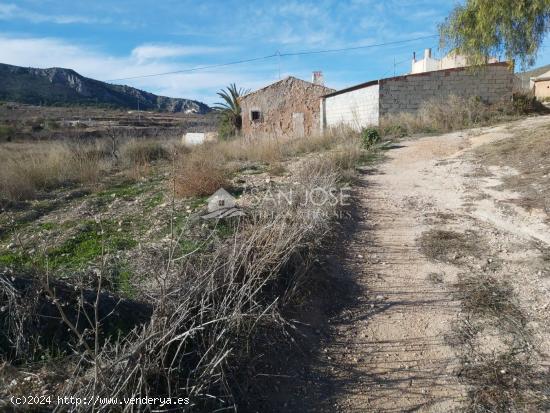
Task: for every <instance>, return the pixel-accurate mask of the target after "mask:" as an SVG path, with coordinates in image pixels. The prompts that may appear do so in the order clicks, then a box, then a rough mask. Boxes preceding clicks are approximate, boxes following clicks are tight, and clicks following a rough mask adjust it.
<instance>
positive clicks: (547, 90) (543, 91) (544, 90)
mask: <svg viewBox="0 0 550 413" xmlns="http://www.w3.org/2000/svg"><path fill="white" fill-rule="evenodd" d="M535 96H536V97H537V99H544V98H547V97H550V80H537V81H536V82H535Z"/></svg>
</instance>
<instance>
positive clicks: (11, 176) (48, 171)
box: [0, 142, 109, 200]
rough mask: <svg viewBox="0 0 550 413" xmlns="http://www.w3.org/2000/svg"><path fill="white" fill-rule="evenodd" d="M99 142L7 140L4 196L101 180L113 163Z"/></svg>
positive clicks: (1, 161)
mask: <svg viewBox="0 0 550 413" xmlns="http://www.w3.org/2000/svg"><path fill="white" fill-rule="evenodd" d="M105 156H106V152H105V150H104V148H103V147H101V146H99V145H84V144H81V145H68V144H63V143H52V142H40V143H20V144H19V143H18V144H15V143H14V144H3V145H2V151H1V152H0V198H7V199H10V200H21V199H29V198H33V197H35V196H36V193H37V192H38V191H43V190H50V189H54V188H56V187H59V186H63V185H67V184H74V183H85V184H94V183H97V181H98V179H99V177H100V176H101V174H102V172H103V171H105V170H106V169H107V168H108V166H109V161H108V160H107V159H106V157H105Z"/></svg>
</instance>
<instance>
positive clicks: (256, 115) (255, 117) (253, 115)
mask: <svg viewBox="0 0 550 413" xmlns="http://www.w3.org/2000/svg"><path fill="white" fill-rule="evenodd" d="M261 117H262V113H261V112H260V111H259V110H251V111H250V119H251V120H252V122H259V121H260V119H261Z"/></svg>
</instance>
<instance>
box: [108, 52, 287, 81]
mask: <svg viewBox="0 0 550 413" xmlns="http://www.w3.org/2000/svg"><path fill="white" fill-rule="evenodd" d="M275 56H278V55H277V54H272V55H269V56H263V57H255V58H252V59H245V60H237V61H234V62H228V63H219V64H215V65H209V66H198V67H194V68H192V69H182V70H174V71H173V72H164V73H153V74H149V75H140V76H131V77H121V78H118V79H109V80H106V82H116V81H119V80H131V79H141V78H144V77H154V76H166V75H175V74H177V73H188V72H195V71H198V70H206V69H212V68H215V67H222V66H231V65H238V64H241V63H248V62H255V61H258V60H265V59H271V58H273V57H275Z"/></svg>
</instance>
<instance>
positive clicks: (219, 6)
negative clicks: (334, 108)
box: [0, 0, 550, 104]
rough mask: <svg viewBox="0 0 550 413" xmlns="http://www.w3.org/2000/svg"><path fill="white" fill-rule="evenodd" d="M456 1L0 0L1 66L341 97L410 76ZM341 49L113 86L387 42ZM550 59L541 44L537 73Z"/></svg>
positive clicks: (184, 92)
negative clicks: (307, 90)
mask: <svg viewBox="0 0 550 413" xmlns="http://www.w3.org/2000/svg"><path fill="white" fill-rule="evenodd" d="M455 4H456V0H438V1H427V0H386V1H380V0H317V1H308V0H305V1H298V0H271V1H269V0H262V1H260V0H248V1H236V0H225V1H221V0H220V1H208V0H202V1H198V0H195V1H190V0H156V1H145V0H132V1H129V0H119V1H112V0H111V1H108V0H94V1H90V0H71V1H66V0H65V1H52V0H18V1H7V2H6V1H3V0H0V62H1V63H8V64H13V65H18V66H30V67H39V68H47V67H65V68H70V69H74V70H76V71H77V72H79V73H80V74H82V75H84V76H87V77H91V78H94V79H98V80H103V81H112V83H121V84H127V85H130V86H134V87H137V88H140V89H143V90H146V91H149V92H153V93H156V94H160V95H164V96H171V97H183V98H189V99H195V100H199V101H202V102H205V103H207V104H213V103H215V102H217V101H218V99H217V96H216V92H217V91H219V90H220V89H222V88H224V87H226V86H227V85H228V84H230V83H233V82H234V83H236V84H237V85H238V86H239V87H242V88H245V89H256V88H258V87H262V86H264V85H267V84H269V83H271V82H273V81H276V80H278V79H279V78H282V77H285V76H288V75H292V76H296V77H299V78H302V79H306V80H309V79H311V73H312V72H313V71H316V70H320V71H322V72H323V74H324V78H325V84H326V85H327V86H329V87H332V88H335V89H340V88H343V87H346V86H351V85H354V84H357V83H362V82H366V81H369V80H373V79H379V78H383V77H389V76H393V74H394V73H395V74H404V73H407V72H408V71H410V65H411V58H412V53H413V52H414V51H416V53H417V55H422V53H423V50H424V49H425V48H430V47H431V48H432V49H433V54H434V55H435V56H436V57H439V56H440V55H441V54H442V52H441V51H439V50H438V48H437V46H438V40H437V38H425V37H427V36H431V35H435V34H437V25H438V24H439V23H441V22H442V21H443V20H444V19H445V17H446V16H447V15H448V13H449V11H450V10H451V9H452V8H453V6H454V5H455ZM422 37H424V39H420V40H413V41H409V42H405V43H399V44H393V45H387V46H381V47H370V48H360V49H355V50H349V51H345V52H332V53H321V54H308V55H295V56H283V57H274V58H269V59H263V60H256V61H254V62H249V63H242V64H236V65H231V66H222V67H216V68H210V69H208V70H200V71H194V72H187V73H178V74H171V75H166V76H151V77H145V78H139V79H129V80H120V81H113V80H114V79H121V78H128V77H135V76H143V75H149V74H156V73H165V72H172V71H178V70H188V69H192V68H197V67H202V66H210V65H217V64H222V63H227V62H235V61H240V60H247V59H253V58H258V57H264V56H271V55H274V54H277V53H280V54H285V53H294V52H301V51H317V50H326V49H338V48H348V47H361V46H371V45H377V44H380V43H388V42H399V41H407V40H411V39H418V38H422ZM547 63H550V42H549V41H547V42H546V43H545V47H543V48H542V49H541V53H540V56H539V57H538V59H537V63H536V66H540V65H543V64H547Z"/></svg>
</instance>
